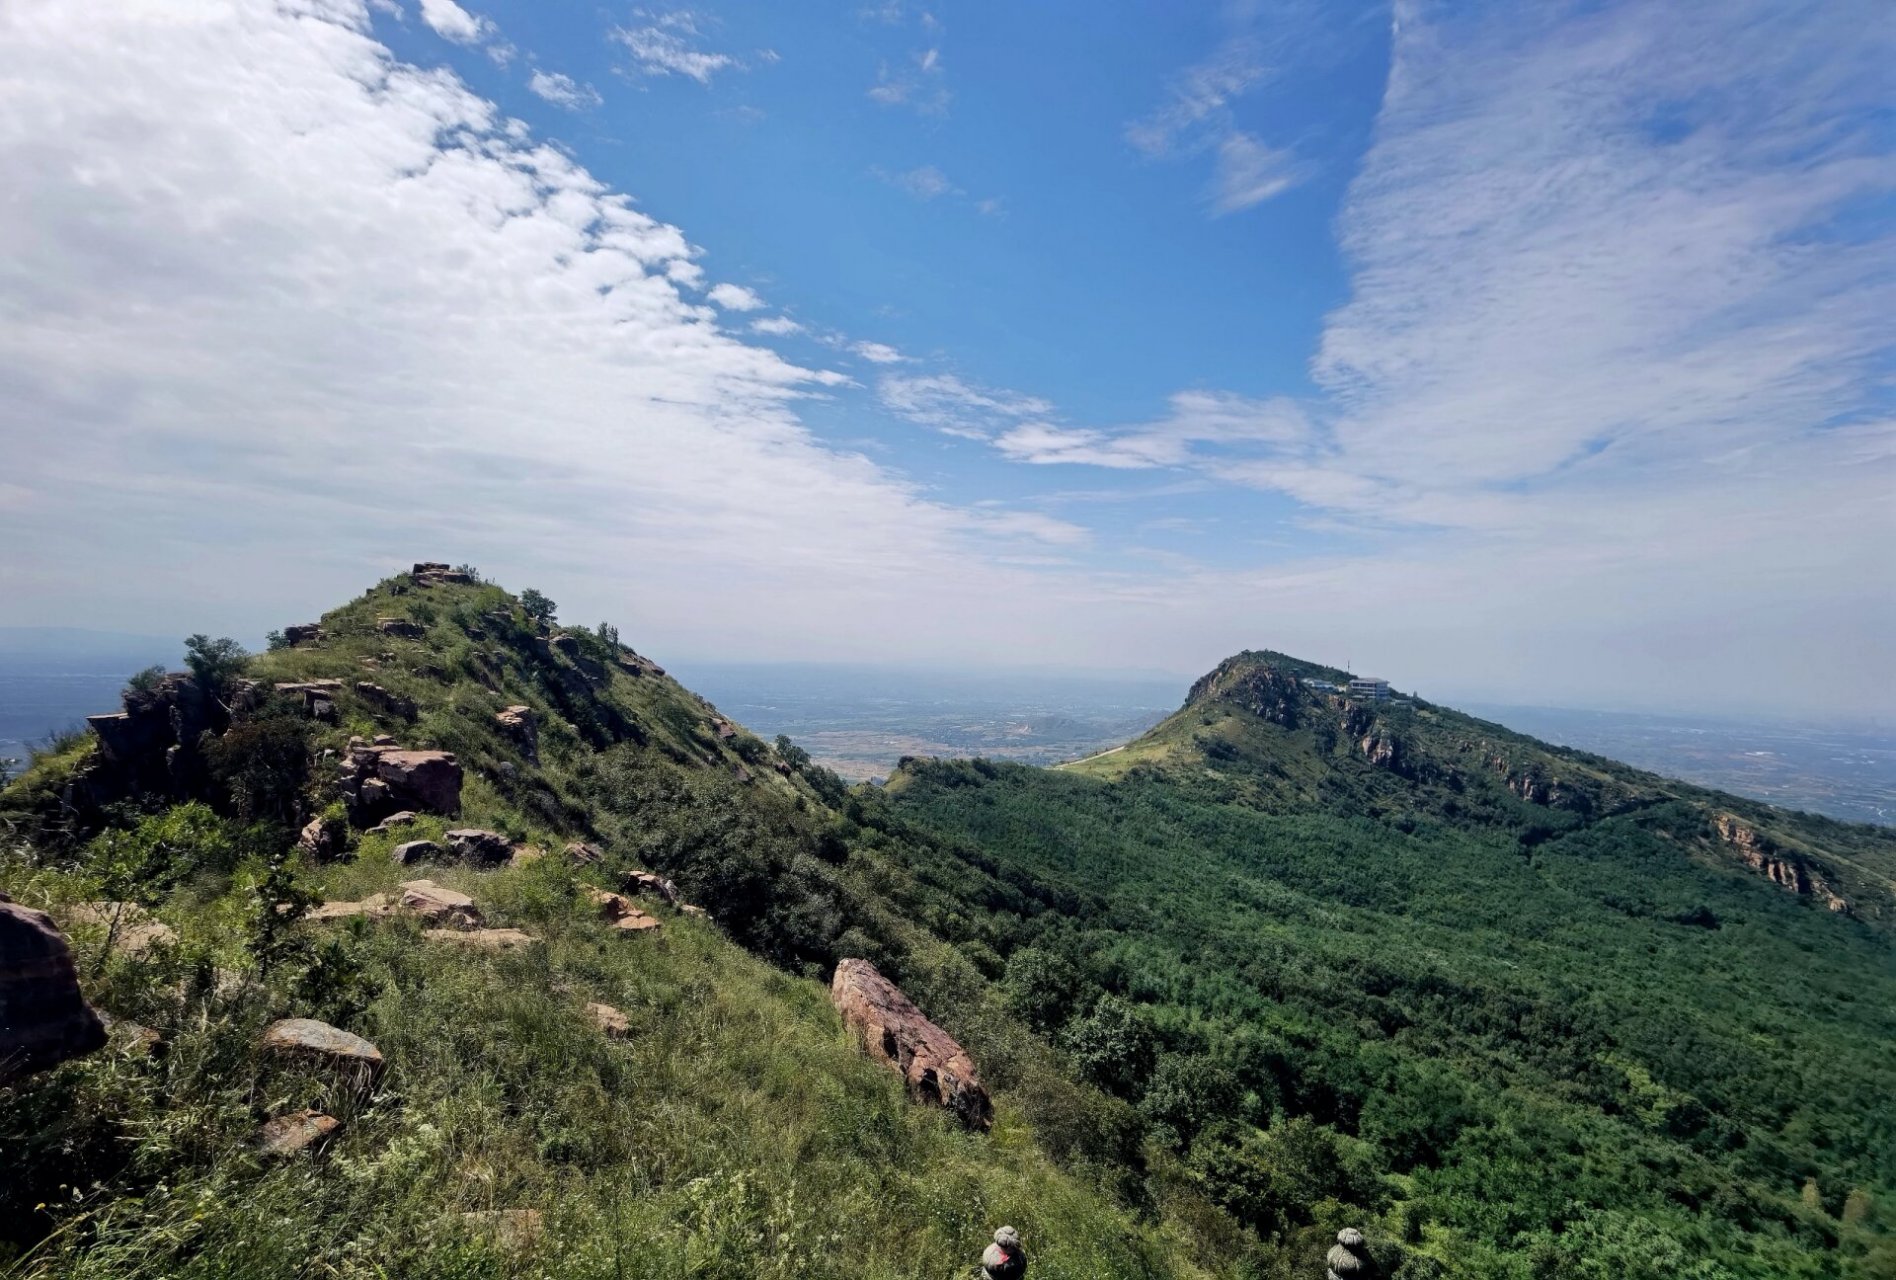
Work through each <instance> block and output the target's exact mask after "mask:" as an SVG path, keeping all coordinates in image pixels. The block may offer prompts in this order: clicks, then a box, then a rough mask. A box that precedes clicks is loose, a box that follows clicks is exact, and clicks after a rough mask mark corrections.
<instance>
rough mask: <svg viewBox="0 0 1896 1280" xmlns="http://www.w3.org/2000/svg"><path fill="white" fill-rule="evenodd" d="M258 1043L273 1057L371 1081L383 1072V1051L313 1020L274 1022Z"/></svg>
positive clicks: (347, 1033) (291, 1019)
mask: <svg viewBox="0 0 1896 1280" xmlns="http://www.w3.org/2000/svg"><path fill="white" fill-rule="evenodd" d="M257 1043H258V1045H259V1046H260V1047H261V1048H263V1049H264V1050H265V1051H267V1052H270V1053H274V1054H278V1055H281V1056H283V1057H286V1058H294V1059H298V1060H300V1061H303V1062H309V1063H314V1064H315V1065H317V1066H323V1067H333V1068H338V1069H341V1070H345V1071H348V1072H351V1073H353V1074H356V1075H360V1076H364V1077H366V1078H368V1079H373V1078H374V1077H375V1076H377V1075H379V1074H381V1071H382V1065H383V1063H382V1051H381V1050H380V1049H377V1048H376V1047H375V1046H374V1045H372V1044H370V1043H369V1042H368V1041H367V1040H364V1039H363V1038H362V1037H361V1036H357V1035H351V1034H350V1033H349V1032H347V1031H344V1030H342V1029H341V1028H339V1027H332V1026H330V1025H329V1024H328V1023H327V1022H318V1021H316V1019H314V1018H284V1019H283V1020H282V1021H280V1022H273V1023H271V1024H270V1026H269V1027H268V1028H267V1029H266V1030H265V1031H264V1033H263V1036H262V1038H261V1039H259V1040H258V1041H257Z"/></svg>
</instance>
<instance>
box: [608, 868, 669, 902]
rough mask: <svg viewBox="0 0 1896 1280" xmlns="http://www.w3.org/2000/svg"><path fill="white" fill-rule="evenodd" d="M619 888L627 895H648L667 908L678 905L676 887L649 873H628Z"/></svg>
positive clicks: (662, 877) (664, 879)
mask: <svg viewBox="0 0 1896 1280" xmlns="http://www.w3.org/2000/svg"><path fill="white" fill-rule="evenodd" d="M621 887H622V888H623V889H624V890H625V891H626V892H627V893H642V894H650V895H651V896H652V897H654V898H657V899H659V900H660V901H661V902H663V903H664V904H665V905H666V906H668V907H675V906H677V905H678V886H677V885H675V884H673V883H672V882H671V881H669V880H667V879H666V878H665V877H664V876H659V875H653V874H652V873H651V872H649V871H629V872H627V873H626V877H625V881H624V883H623V884H622V885H621Z"/></svg>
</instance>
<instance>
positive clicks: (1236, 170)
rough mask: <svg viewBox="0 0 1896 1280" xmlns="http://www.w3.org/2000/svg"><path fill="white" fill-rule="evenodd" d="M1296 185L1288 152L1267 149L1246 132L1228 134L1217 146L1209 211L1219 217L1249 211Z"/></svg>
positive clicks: (1294, 163)
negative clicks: (1216, 167)
mask: <svg viewBox="0 0 1896 1280" xmlns="http://www.w3.org/2000/svg"><path fill="white" fill-rule="evenodd" d="M1296 184H1297V164H1296V161H1295V159H1294V158H1293V157H1292V155H1291V153H1290V152H1288V151H1280V150H1277V149H1276V148H1274V147H1267V146H1265V145H1264V144H1263V143H1261V142H1259V141H1258V140H1257V139H1256V138H1254V137H1252V136H1251V135H1250V134H1248V133H1228V134H1226V135H1225V136H1224V137H1223V138H1222V139H1220V140H1219V143H1218V171H1217V176H1216V177H1215V178H1214V180H1213V184H1212V190H1211V211H1212V213H1213V214H1215V215H1219V216H1222V215H1224V214H1227V213H1236V212H1237V211H1239V210H1240V209H1249V208H1250V207H1252V206H1253V205H1258V204H1262V203H1264V201H1266V200H1269V199H1270V198H1271V197H1272V196H1275V195H1281V194H1283V193H1284V192H1286V191H1288V190H1290V188H1291V187H1293V186H1295V185H1296Z"/></svg>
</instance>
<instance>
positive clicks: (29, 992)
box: [0, 902, 106, 1082]
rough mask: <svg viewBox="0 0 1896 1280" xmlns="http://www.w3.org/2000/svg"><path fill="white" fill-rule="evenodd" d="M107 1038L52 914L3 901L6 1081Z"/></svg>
mask: <svg viewBox="0 0 1896 1280" xmlns="http://www.w3.org/2000/svg"><path fill="white" fill-rule="evenodd" d="M105 1038H106V1037H105V1024H104V1023H103V1022H101V1021H100V1019H99V1015H98V1014H96V1013H94V1012H93V1011H92V1008H91V1006H90V1005H88V1004H87V1003H86V1001H85V997H84V996H83V995H81V994H80V991H79V971H78V969H77V968H75V967H74V965H73V962H72V948H71V947H70V946H69V945H68V944H67V942H66V938H65V935H64V934H62V933H60V931H59V930H58V928H56V927H55V926H54V924H53V921H52V917H51V916H49V915H47V914H46V913H45V912H44V911H34V910H32V909H31V908H29V907H22V906H17V905H15V904H14V903H12V902H0V1082H4V1081H8V1080H12V1079H15V1078H17V1077H19V1076H24V1075H28V1074H30V1073H32V1072H35V1071H44V1070H46V1069H47V1068H49V1067H56V1066H58V1065H59V1064H60V1063H62V1062H65V1061H67V1060H69V1059H71V1058H78V1057H83V1056H84V1055H86V1054H88V1053H92V1052H94V1051H96V1050H98V1049H99V1048H101V1047H103V1046H104V1044H105Z"/></svg>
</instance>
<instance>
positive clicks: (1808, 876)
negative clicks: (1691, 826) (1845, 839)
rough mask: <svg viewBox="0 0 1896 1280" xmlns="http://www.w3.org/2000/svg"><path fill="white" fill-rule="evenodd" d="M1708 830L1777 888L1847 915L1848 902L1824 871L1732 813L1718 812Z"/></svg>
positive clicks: (1824, 869) (1746, 864) (1726, 847)
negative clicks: (1710, 828) (1714, 833)
mask: <svg viewBox="0 0 1896 1280" xmlns="http://www.w3.org/2000/svg"><path fill="white" fill-rule="evenodd" d="M1712 830H1713V831H1714V832H1716V833H1717V836H1718V841H1719V843H1720V844H1721V845H1722V846H1723V847H1724V848H1725V849H1726V850H1727V851H1729V853H1731V854H1735V855H1736V856H1737V858H1738V860H1739V861H1740V862H1742V863H1744V865H1745V866H1747V867H1749V868H1751V870H1753V871H1755V872H1757V873H1758V874H1759V875H1761V876H1763V877H1764V878H1765V879H1767V880H1769V881H1770V882H1771V883H1772V884H1774V885H1777V886H1778V887H1779V888H1780V889H1783V890H1785V891H1786V892H1787V893H1794V894H1797V895H1798V896H1799V897H1804V898H1812V899H1815V900H1816V901H1818V902H1821V903H1823V904H1824V908H1825V909H1826V910H1828V911H1834V912H1837V913H1838V914H1845V913H1847V912H1849V910H1850V900H1849V899H1848V898H1845V897H1844V896H1843V895H1842V894H1841V893H1839V892H1838V891H1837V889H1836V888H1835V886H1834V884H1833V882H1832V878H1831V876H1830V874H1829V871H1828V869H1827V868H1825V867H1823V866H1821V865H1820V864H1818V863H1815V862H1812V861H1811V860H1810V859H1808V858H1806V857H1804V856H1803V855H1802V854H1799V853H1796V852H1793V851H1791V850H1788V849H1784V848H1781V847H1779V845H1778V844H1777V842H1776V841H1774V840H1772V839H1771V837H1770V836H1768V835H1766V834H1765V833H1763V832H1762V831H1759V830H1758V829H1757V828H1756V827H1754V826H1752V825H1750V824H1749V823H1747V822H1745V821H1743V820H1742V819H1740V818H1738V817H1737V816H1736V815H1733V814H1729V813H1721V814H1719V815H1717V816H1716V817H1715V818H1713V819H1712Z"/></svg>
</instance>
